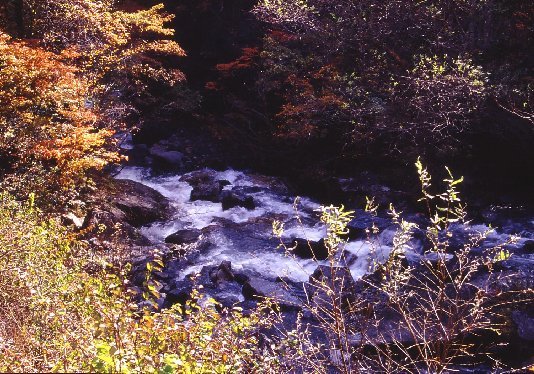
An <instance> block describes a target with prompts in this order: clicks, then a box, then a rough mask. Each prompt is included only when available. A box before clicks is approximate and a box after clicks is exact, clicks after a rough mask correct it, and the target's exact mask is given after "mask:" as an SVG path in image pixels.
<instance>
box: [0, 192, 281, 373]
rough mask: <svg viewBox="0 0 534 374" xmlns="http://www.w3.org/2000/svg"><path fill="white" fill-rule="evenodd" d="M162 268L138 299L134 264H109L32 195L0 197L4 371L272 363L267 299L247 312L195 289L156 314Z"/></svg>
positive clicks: (215, 368) (210, 368) (156, 265)
mask: <svg viewBox="0 0 534 374" xmlns="http://www.w3.org/2000/svg"><path fill="white" fill-rule="evenodd" d="M160 266H161V262H160V260H158V258H157V256H156V258H155V260H154V261H152V262H150V263H149V265H148V266H147V278H146V282H145V291H146V292H147V294H146V298H147V300H148V301H150V302H149V303H146V302H145V303H138V301H139V295H137V294H136V293H135V292H134V291H133V290H132V289H131V288H129V286H128V281H127V277H128V275H129V266H124V267H123V268H112V267H111V265H109V264H107V263H106V262H104V261H101V260H100V259H99V257H98V256H95V254H92V253H90V252H88V251H87V250H86V249H85V248H84V246H83V245H81V243H77V242H76V241H75V240H74V238H73V237H72V235H71V234H69V233H68V232H67V231H66V230H65V228H63V227H62V226H61V225H60V224H59V223H58V222H57V221H56V220H54V219H47V218H46V217H45V216H43V215H42V213H40V212H39V210H38V209H37V208H35V206H34V204H33V197H31V198H30V200H29V202H27V203H19V202H16V201H15V200H14V199H13V198H12V197H10V196H9V195H7V194H2V195H0V315H1V316H2V317H1V318H0V371H2V372H13V371H17V372H18V371H30V372H48V371H52V370H53V371H61V372H80V371H91V372H93V371H97V372H184V373H204V372H210V373H212V372H213V373H227V372H235V371H239V370H241V371H246V370H252V369H256V370H269V367H273V366H275V365H276V362H275V361H274V360H270V359H269V357H261V351H260V348H259V337H260V334H259V332H260V329H261V328H264V327H265V328H266V327H269V326H270V324H271V321H272V318H273V314H272V313H270V312H269V310H270V309H269V308H267V307H268V306H267V305H266V306H265V308H260V309H258V310H257V311H255V312H253V313H251V314H250V315H248V316H245V315H243V313H242V312H241V310H239V309H237V308H235V309H231V310H227V311H225V312H219V311H217V310H216V309H215V306H216V303H215V302H214V301H213V300H206V299H205V298H203V297H202V295H201V294H200V293H199V292H198V290H197V291H194V292H193V294H192V295H191V296H192V299H191V301H189V302H187V303H186V304H185V305H183V306H182V305H176V306H174V307H172V308H170V309H167V310H164V311H157V310H155V309H154V305H156V304H155V303H154V301H153V300H154V298H155V297H159V294H158V292H157V288H158V284H157V282H155V281H153V280H152V277H151V275H152V272H154V271H157V270H159V269H160ZM140 305H141V306H140ZM142 305H144V306H142ZM200 305H202V307H201V306H200ZM247 368H248V369H247Z"/></svg>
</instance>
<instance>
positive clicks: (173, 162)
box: [149, 144, 184, 170]
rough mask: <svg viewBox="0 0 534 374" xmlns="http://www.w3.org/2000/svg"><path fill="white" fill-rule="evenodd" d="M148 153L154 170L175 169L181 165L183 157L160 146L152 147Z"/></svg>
mask: <svg viewBox="0 0 534 374" xmlns="http://www.w3.org/2000/svg"><path fill="white" fill-rule="evenodd" d="M149 153H150V155H151V156H152V159H153V166H154V167H155V168H156V169H164V170H167V169H176V168H180V167H181V166H182V165H183V160H184V155H183V154H182V153H181V152H178V151H173V150H168V149H167V148H166V147H165V146H163V145H161V144H155V145H153V146H152V147H151V148H150V150H149Z"/></svg>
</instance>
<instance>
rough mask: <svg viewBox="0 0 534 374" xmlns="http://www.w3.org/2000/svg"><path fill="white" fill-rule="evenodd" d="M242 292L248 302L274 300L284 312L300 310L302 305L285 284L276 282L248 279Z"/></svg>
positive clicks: (252, 277)
mask: <svg viewBox="0 0 534 374" xmlns="http://www.w3.org/2000/svg"><path fill="white" fill-rule="evenodd" d="M242 292H243V296H245V298H246V299H247V300H256V299H261V298H263V297H269V298H274V299H275V300H276V301H277V303H278V305H279V306H280V308H281V309H283V310H292V309H293V310H294V309H300V308H301V304H302V303H301V301H300V300H299V299H298V298H297V297H296V296H294V295H293V294H292V293H291V291H290V290H289V289H288V287H287V286H286V284H284V283H283V282H274V281H271V280H267V279H264V278H260V277H256V276H251V277H250V278H249V279H248V281H247V282H246V283H245V284H244V285H243V290H242Z"/></svg>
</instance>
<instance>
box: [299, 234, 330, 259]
mask: <svg viewBox="0 0 534 374" xmlns="http://www.w3.org/2000/svg"><path fill="white" fill-rule="evenodd" d="M292 248H293V250H292V252H293V253H294V254H295V255H296V256H298V257H300V258H306V259H307V258H315V259H317V260H325V259H327V258H328V249H327V248H326V245H325V244H324V239H321V240H319V241H312V240H306V239H302V238H296V239H293V245H292Z"/></svg>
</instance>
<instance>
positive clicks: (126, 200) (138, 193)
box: [112, 179, 171, 227]
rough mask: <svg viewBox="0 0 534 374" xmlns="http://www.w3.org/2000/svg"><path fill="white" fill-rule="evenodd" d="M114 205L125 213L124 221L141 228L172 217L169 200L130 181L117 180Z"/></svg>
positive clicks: (146, 187) (148, 188) (150, 189)
mask: <svg viewBox="0 0 534 374" xmlns="http://www.w3.org/2000/svg"><path fill="white" fill-rule="evenodd" d="M115 185H116V189H115V190H114V191H113V192H112V193H113V195H114V196H113V199H112V202H113V205H115V206H116V207H117V208H118V209H119V210H120V211H122V212H123V213H124V217H123V218H124V221H125V222H127V223H129V224H130V225H132V226H134V227H140V226H143V225H146V224H149V223H152V222H155V221H163V220H165V219H167V218H169V217H170V215H171V206H170V203H169V200H168V199H167V198H166V197H165V196H163V195H162V194H160V193H159V192H158V191H156V190H154V189H152V188H150V187H148V186H145V185H143V184H141V183H138V182H134V181H131V180H128V179H117V180H115Z"/></svg>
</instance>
